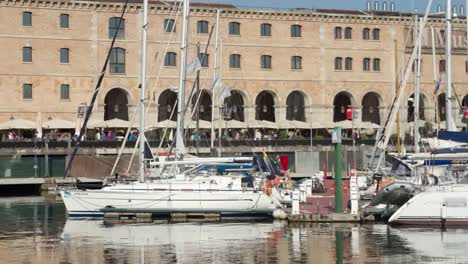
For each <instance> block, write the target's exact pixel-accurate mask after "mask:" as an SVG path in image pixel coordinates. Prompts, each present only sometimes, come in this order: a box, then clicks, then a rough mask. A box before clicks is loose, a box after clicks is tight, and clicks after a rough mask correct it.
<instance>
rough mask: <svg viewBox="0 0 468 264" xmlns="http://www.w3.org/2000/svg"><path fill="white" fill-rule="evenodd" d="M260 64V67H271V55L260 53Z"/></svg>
mask: <svg viewBox="0 0 468 264" xmlns="http://www.w3.org/2000/svg"><path fill="white" fill-rule="evenodd" d="M260 64H261V68H262V69H271V56H270V55H262V57H261V61H260Z"/></svg>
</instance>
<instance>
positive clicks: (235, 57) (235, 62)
mask: <svg viewBox="0 0 468 264" xmlns="http://www.w3.org/2000/svg"><path fill="white" fill-rule="evenodd" d="M240 67H241V55H240V54H231V55H230V56H229V68H235V69H239V68H240Z"/></svg>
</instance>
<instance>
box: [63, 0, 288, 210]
mask: <svg viewBox="0 0 468 264" xmlns="http://www.w3.org/2000/svg"><path fill="white" fill-rule="evenodd" d="M183 5H184V7H183V8H184V9H183V10H184V11H183V30H182V44H181V49H182V55H181V63H180V65H181V69H180V76H179V93H178V94H179V95H178V96H179V98H178V102H179V103H178V111H177V117H178V118H177V124H178V125H177V134H176V160H175V161H165V160H163V161H157V162H153V163H152V165H156V166H159V167H160V168H163V167H166V166H172V167H171V169H170V170H169V172H167V170H166V172H164V171H163V170H161V171H159V175H153V176H156V177H157V178H159V179H157V180H151V179H147V178H145V164H144V163H145V160H144V147H145V146H144V144H145V139H144V133H141V134H140V150H139V156H140V167H139V181H131V182H125V183H113V184H111V185H108V186H105V187H103V188H102V189H100V190H85V191H62V192H61V196H62V199H63V201H64V203H65V206H66V209H67V212H68V215H69V216H78V217H82V216H98V217H99V216H103V214H104V211H105V210H110V209H112V210H132V211H144V212H153V213H172V212H216V213H220V214H222V215H249V216H250V215H256V214H262V215H264V214H272V213H273V211H274V210H275V209H276V208H277V207H278V206H279V204H278V202H277V201H274V198H272V197H270V196H268V195H267V194H265V193H264V192H263V191H262V190H261V186H259V185H257V186H256V185H254V182H253V180H252V179H250V181H249V182H248V183H245V175H244V174H243V173H239V172H237V173H236V172H235V171H233V172H231V173H229V174H227V175H219V174H218V173H217V170H216V166H222V165H226V164H236V165H239V164H240V165H246V166H248V165H250V166H251V165H252V162H253V158H210V159H201V158H192V159H190V158H183V155H184V154H185V147H184V143H183V136H182V135H183V125H184V116H183V113H184V107H185V106H184V103H183V102H185V98H184V97H185V78H186V77H185V75H186V71H185V65H186V55H187V30H188V16H189V10H190V7H189V0H184V2H183ZM147 9H148V0H145V1H144V2H143V23H142V24H143V27H142V57H141V63H142V66H141V69H142V71H141V91H140V131H144V128H145V123H144V113H145V112H144V106H145V105H144V101H145V80H146V76H145V59H146V30H147ZM241 167H242V166H241ZM163 176H164V177H163Z"/></svg>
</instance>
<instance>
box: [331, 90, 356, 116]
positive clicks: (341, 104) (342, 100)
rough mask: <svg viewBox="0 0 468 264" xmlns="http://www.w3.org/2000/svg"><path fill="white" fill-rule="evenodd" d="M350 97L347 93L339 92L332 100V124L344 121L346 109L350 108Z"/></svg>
mask: <svg viewBox="0 0 468 264" xmlns="http://www.w3.org/2000/svg"><path fill="white" fill-rule="evenodd" d="M351 97H352V95H351V94H350V93H348V92H340V93H338V94H337V95H336V96H335V98H334V99H333V122H340V121H343V120H346V109H348V107H349V106H351Z"/></svg>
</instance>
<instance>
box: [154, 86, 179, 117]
mask: <svg viewBox="0 0 468 264" xmlns="http://www.w3.org/2000/svg"><path fill="white" fill-rule="evenodd" d="M174 108H175V109H174ZM171 114H172V116H171ZM169 119H170V120H172V121H176V120H177V93H176V92H174V91H172V90H171V89H166V90H164V91H163V92H162V93H161V94H160V95H159V98H158V122H161V121H164V120H169Z"/></svg>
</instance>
